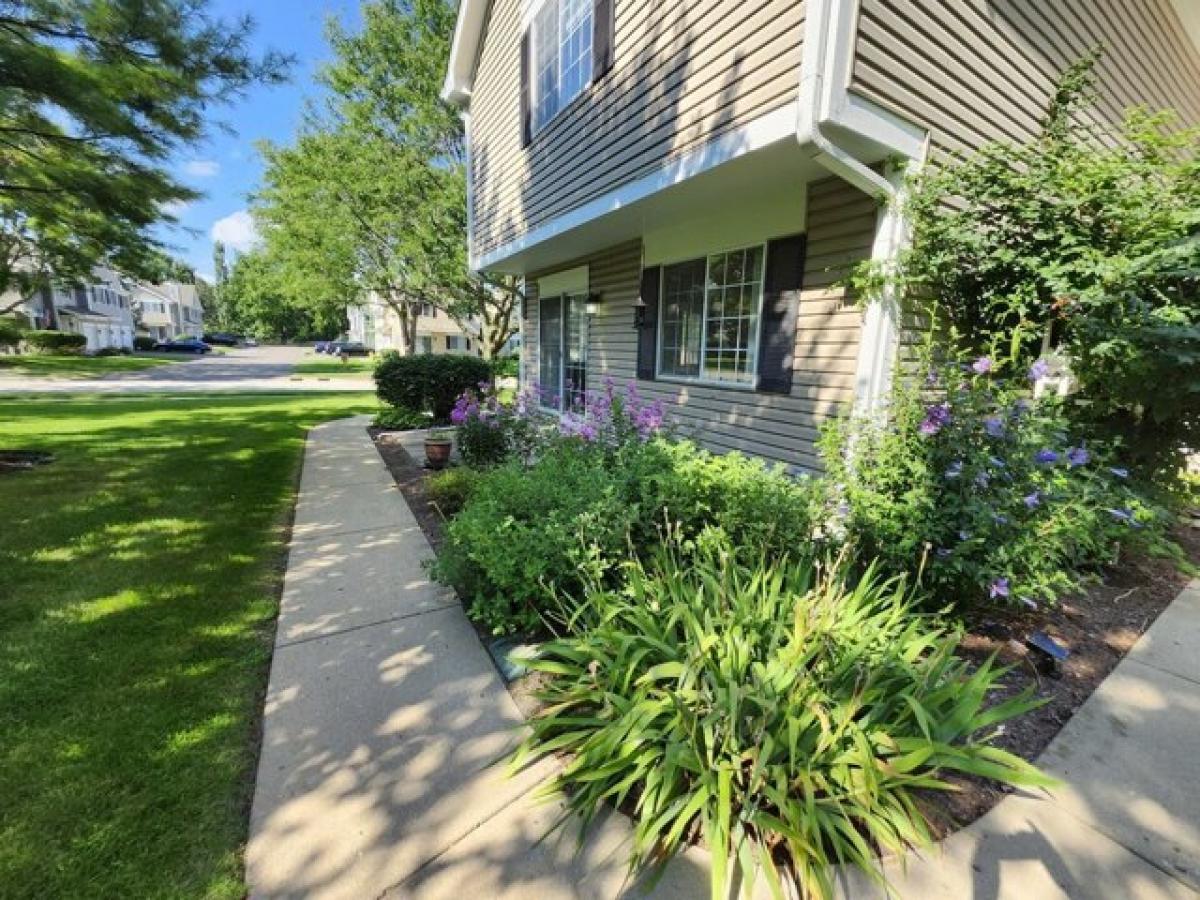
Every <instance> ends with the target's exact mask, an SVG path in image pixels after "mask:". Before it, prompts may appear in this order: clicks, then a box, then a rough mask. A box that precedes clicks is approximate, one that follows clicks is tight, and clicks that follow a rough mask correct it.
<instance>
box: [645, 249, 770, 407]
mask: <svg viewBox="0 0 1200 900" xmlns="http://www.w3.org/2000/svg"><path fill="white" fill-rule="evenodd" d="M765 255H766V254H765V249H764V248H763V247H762V246H761V245H760V246H757V247H747V248H744V249H740V250H731V251H729V252H726V253H714V254H711V255H710V256H707V257H704V258H701V259H692V260H687V261H685V262H680V263H675V264H673V265H667V266H663V270H662V279H663V281H662V302H661V303H660V313H659V316H660V319H659V348H658V374H659V375H660V376H662V377H665V378H684V379H690V380H695V381H707V382H714V383H719V384H741V385H746V386H747V387H753V386H754V383H755V374H756V372H757V367H758V331H759V316H760V314H761V311H762V297H763V259H764V257H765Z"/></svg>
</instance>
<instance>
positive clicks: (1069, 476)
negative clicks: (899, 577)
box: [822, 357, 1163, 606]
mask: <svg viewBox="0 0 1200 900" xmlns="http://www.w3.org/2000/svg"><path fill="white" fill-rule="evenodd" d="M994 369H995V366H994V365H993V363H992V361H991V360H990V359H988V358H986V357H983V358H980V359H978V360H976V361H974V362H973V363H968V364H964V365H946V366H942V367H940V368H936V369H931V373H930V376H929V378H928V379H927V381H926V383H925V384H924V385H923V386H922V385H913V384H909V385H900V386H899V387H897V389H896V390H895V391H894V394H893V398H892V402H891V406H890V414H889V416H888V417H887V418H886V420H883V421H880V420H868V419H863V420H855V421H849V420H843V421H841V422H839V423H837V424H835V425H833V426H832V427H830V428H829V429H828V431H827V433H826V434H825V435H824V437H823V440H822V451H823V455H824V457H825V464H826V469H827V471H828V474H829V477H830V479H831V480H832V482H833V483H835V484H836V485H838V486H839V488H840V490H841V491H842V499H843V506H842V508H841V509H840V510H838V511H837V512H836V513H835V518H838V519H840V520H841V522H842V527H844V529H845V531H846V533H847V536H848V537H849V539H850V541H851V542H852V543H853V544H854V545H855V546H856V547H857V548H858V550H859V552H860V553H861V554H862V555H863V557H865V558H868V559H872V558H878V559H879V561H880V562H881V564H882V565H884V566H885V568H886V569H887V571H889V572H893V573H902V572H907V573H911V574H912V575H913V576H914V577H918V578H919V580H920V581H921V583H922V584H923V585H925V586H927V587H928V588H929V589H930V593H931V594H932V595H933V596H934V597H935V598H936V599H937V600H938V601H939V602H946V601H951V602H955V603H960V604H961V603H970V602H977V601H992V602H1002V603H1023V604H1024V605H1028V606H1036V605H1039V604H1042V603H1047V602H1051V601H1053V600H1054V599H1055V598H1056V597H1057V596H1058V595H1060V594H1061V593H1063V592H1064V591H1069V590H1072V589H1074V588H1076V587H1078V586H1079V584H1080V582H1081V580H1082V578H1083V577H1084V576H1085V575H1086V573H1087V572H1088V570H1090V569H1094V568H1095V567H1096V566H1098V565H1101V564H1105V563H1111V562H1113V561H1115V559H1116V557H1117V555H1118V553H1119V551H1120V550H1121V548H1122V547H1127V546H1130V545H1137V546H1142V547H1147V548H1154V547H1156V546H1158V547H1161V546H1163V542H1162V538H1161V528H1162V522H1163V517H1162V515H1161V514H1160V513H1159V512H1158V511H1157V510H1156V509H1155V508H1154V507H1153V506H1152V505H1151V504H1149V503H1148V502H1147V501H1145V500H1144V499H1143V498H1142V497H1141V496H1139V494H1138V492H1137V491H1136V490H1135V489H1134V487H1133V486H1132V485H1131V484H1130V480H1129V478H1128V473H1127V472H1126V471H1125V470H1124V469H1122V468H1121V467H1120V465H1118V464H1117V462H1116V460H1115V449H1114V448H1113V447H1112V446H1109V445H1105V444H1102V443H1100V442H1098V441H1091V442H1087V443H1085V442H1083V441H1082V440H1081V439H1079V438H1078V437H1074V438H1073V437H1072V433H1071V428H1070V425H1069V422H1068V421H1067V419H1066V418H1064V416H1063V415H1062V411H1061V408H1060V406H1059V405H1058V402H1057V401H1056V400H1055V399H1044V400H1041V401H1034V400H1031V399H1030V398H1029V397H1028V390H1027V385H1026V384H1024V381H1025V379H1024V378H1021V379H1020V381H1021V382H1022V384H1020V385H1014V384H1013V383H1012V382H1011V380H1006V379H1004V378H1002V377H999V376H997V374H996V372H995V371H994ZM1032 375H1034V376H1038V375H1040V368H1038V367H1035V368H1034V369H1033V371H1032Z"/></svg>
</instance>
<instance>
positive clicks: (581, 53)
mask: <svg viewBox="0 0 1200 900" xmlns="http://www.w3.org/2000/svg"><path fill="white" fill-rule="evenodd" d="M592 15H593V13H592V0H546V2H544V3H543V4H542V6H541V8H540V9H539V10H538V11H537V13H536V14H535V15H534V17H533V52H532V57H533V66H532V68H533V85H532V87H533V130H534V131H535V132H536V131H540V130H541V129H542V128H543V127H545V126H546V125H547V124H548V123H549V122H550V120H551V119H553V118H554V117H555V115H557V114H558V112H559V111H560V110H562V109H563V108H564V107H566V105H567V104H568V103H570V102H571V101H572V100H574V99H575V98H576V97H577V96H579V94H581V93H582V92H583V90H584V88H586V87H587V86H588V84H589V83H590V82H591V78H592Z"/></svg>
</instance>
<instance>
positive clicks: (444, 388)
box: [375, 351, 492, 424]
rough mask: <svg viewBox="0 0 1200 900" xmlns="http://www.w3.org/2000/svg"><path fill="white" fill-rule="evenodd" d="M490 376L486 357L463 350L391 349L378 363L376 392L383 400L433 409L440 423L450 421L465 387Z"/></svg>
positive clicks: (411, 407) (405, 406)
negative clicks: (412, 352)
mask: <svg viewBox="0 0 1200 900" xmlns="http://www.w3.org/2000/svg"><path fill="white" fill-rule="evenodd" d="M491 380H492V371H491V366H489V365H488V363H487V362H486V361H485V360H482V359H479V358H477V357H474V356H463V355H461V354H433V353H422V354H418V355H416V356H401V355H400V354H398V353H396V352H395V351H389V352H387V353H384V354H383V356H381V357H380V359H379V362H378V363H377V364H376V365H375V393H376V394H378V395H379V399H380V400H382V401H383V402H384V403H388V404H391V405H392V406H395V407H399V408H401V409H408V410H412V411H413V412H427V413H430V414H431V415H432V416H433V418H434V421H435V422H436V423H437V424H445V423H446V422H449V421H450V412H451V411H452V410H453V409H454V403H455V401H456V400H457V399H458V398H459V396H460V395H461V394H462V393H463V391H465V390H468V389H470V388H474V387H477V386H478V385H479V383H480V382H488V383H490V382H491Z"/></svg>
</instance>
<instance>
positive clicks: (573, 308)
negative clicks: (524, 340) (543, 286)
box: [538, 294, 587, 410]
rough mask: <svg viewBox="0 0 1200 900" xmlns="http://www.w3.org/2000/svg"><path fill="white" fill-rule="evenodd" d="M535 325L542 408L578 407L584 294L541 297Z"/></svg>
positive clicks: (583, 363) (583, 367)
mask: <svg viewBox="0 0 1200 900" xmlns="http://www.w3.org/2000/svg"><path fill="white" fill-rule="evenodd" d="M538 325H539V330H538V335H539V336H538V352H539V364H538V380H539V382H540V383H541V392H542V405H543V406H545V407H547V408H548V409H557V410H569V409H578V408H580V407H582V406H583V402H584V399H583V397H584V392H585V391H586V390H587V297H586V295H584V294H561V295H559V296H556V297H542V298H541V299H540V301H539V310H538Z"/></svg>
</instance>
